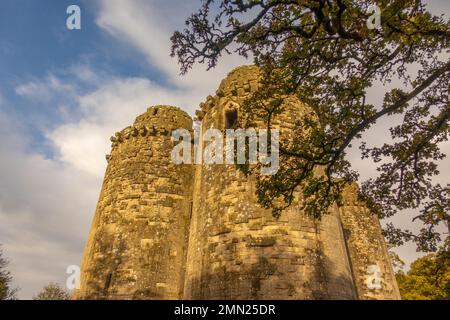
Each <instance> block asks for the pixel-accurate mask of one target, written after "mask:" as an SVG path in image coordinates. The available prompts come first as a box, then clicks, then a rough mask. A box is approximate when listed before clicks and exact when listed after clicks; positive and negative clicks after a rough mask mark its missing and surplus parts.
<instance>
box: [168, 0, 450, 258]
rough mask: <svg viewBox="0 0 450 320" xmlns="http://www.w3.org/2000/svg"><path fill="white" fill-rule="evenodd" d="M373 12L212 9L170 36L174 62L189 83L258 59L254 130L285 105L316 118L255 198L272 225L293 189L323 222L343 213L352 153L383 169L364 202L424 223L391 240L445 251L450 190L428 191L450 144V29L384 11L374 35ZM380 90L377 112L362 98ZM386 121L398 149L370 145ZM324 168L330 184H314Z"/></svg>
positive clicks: (343, 1)
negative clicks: (240, 60) (302, 106)
mask: <svg viewBox="0 0 450 320" xmlns="http://www.w3.org/2000/svg"><path fill="white" fill-rule="evenodd" d="M371 5H372V4H371V2H370V1H350V0H221V1H214V0H205V1H203V4H202V6H201V8H200V9H199V11H198V12H196V13H194V14H192V15H191V16H190V17H189V18H188V19H187V21H186V28H185V29H184V30H183V31H176V32H175V33H174V34H173V36H172V38H171V40H172V56H176V57H178V61H179V63H180V66H181V72H182V73H186V72H188V71H189V69H190V68H191V67H192V66H193V64H195V63H204V64H206V65H207V66H208V68H209V69H210V68H213V67H214V66H215V65H216V64H217V62H218V59H219V58H220V57H221V55H222V54H224V53H232V52H235V53H237V54H239V55H242V56H244V57H250V56H251V57H253V59H254V62H255V64H257V65H258V66H260V68H261V70H262V72H263V77H262V79H263V80H262V86H261V87H260V89H259V90H258V92H256V93H255V94H254V95H253V96H252V97H250V98H249V99H248V100H247V101H246V102H245V103H244V105H243V106H242V107H243V108H244V109H245V110H246V111H247V112H246V114H247V117H248V118H249V119H246V121H245V123H247V124H249V125H250V124H251V123H252V119H255V118H257V119H259V120H261V119H263V120H265V121H266V123H267V126H268V128H270V126H271V119H272V117H273V116H274V115H276V114H277V113H278V112H281V111H282V110H283V105H284V104H283V101H284V100H285V98H286V96H288V95H296V96H297V97H298V98H299V99H300V100H301V101H303V102H305V103H306V104H307V105H309V107H311V108H312V110H314V113H315V115H311V116H310V118H309V119H308V118H307V119H304V120H303V122H302V123H299V126H302V127H306V128H307V129H308V132H309V133H310V134H308V135H304V134H299V135H297V137H295V139H294V140H295V142H296V143H295V144H283V143H282V144H281V145H280V154H281V157H283V158H282V159H283V166H282V167H281V168H280V170H279V172H278V173H277V174H276V175H274V176H271V177H270V178H264V179H259V181H258V182H259V183H258V191H257V194H258V199H259V201H260V203H261V204H262V205H264V206H265V207H267V208H272V209H273V211H274V214H275V215H279V214H280V213H281V211H282V209H283V208H285V207H286V206H288V205H290V203H291V202H292V200H293V192H294V191H295V190H298V191H301V192H302V193H303V196H304V198H305V202H306V212H307V213H308V214H310V215H312V216H314V217H317V218H320V216H321V215H322V214H323V213H324V212H327V210H328V208H329V206H330V205H331V204H332V203H334V202H336V201H337V202H338V203H339V202H340V200H341V191H342V188H343V186H344V185H345V184H347V183H350V182H351V181H355V180H356V179H357V178H358V173H357V172H355V170H353V169H352V167H351V163H349V161H348V160H347V159H346V154H347V152H348V150H349V148H351V147H352V145H359V146H360V149H361V154H362V157H363V158H366V159H371V160H372V161H373V162H375V163H376V164H377V166H378V175H377V176H376V177H375V178H373V179H369V180H368V181H365V182H364V183H363V184H362V188H361V194H360V196H361V198H362V199H363V200H365V201H366V203H367V204H368V206H369V207H370V209H371V210H372V211H373V212H375V213H377V214H378V215H379V217H380V218H387V217H391V216H393V215H395V214H397V213H399V212H400V211H405V210H409V211H411V212H419V214H418V215H417V216H415V217H413V218H414V219H415V220H419V221H421V222H422V224H423V225H424V227H423V229H422V230H421V231H420V233H418V234H413V233H412V232H410V231H408V230H402V229H399V228H396V227H395V226H393V225H388V227H387V229H386V235H387V238H388V240H389V241H390V242H392V243H393V244H396V245H401V244H403V243H404V242H405V241H410V240H412V241H415V242H416V243H417V246H418V248H419V249H420V250H423V251H436V250H437V248H438V246H439V243H440V242H441V241H442V240H444V239H443V234H442V232H439V231H438V226H439V225H442V224H445V223H447V224H448V223H450V215H449V209H450V184H446V185H441V184H439V183H435V182H434V180H433V177H435V176H436V175H438V174H439V171H438V162H439V161H441V160H443V159H444V158H445V155H444V154H443V153H442V151H441V148H440V146H441V144H442V143H443V142H446V141H447V140H448V136H449V118H450V103H449V99H448V95H449V83H450V59H449V52H450V21H445V20H444V19H443V17H440V16H434V15H432V14H431V13H430V12H429V11H427V9H426V6H425V5H424V4H423V3H422V1H420V0H395V1H392V0H379V1H377V5H378V7H379V9H380V12H381V15H380V17H381V25H380V27H379V28H369V27H368V25H367V21H368V20H370V19H371V18H372V17H373V14H374V12H373V11H371V10H370V6H371ZM393 83H401V85H398V86H395V85H394V84H393ZM374 84H378V85H383V86H385V88H388V91H387V93H386V94H385V96H384V98H383V100H382V102H381V103H380V104H379V105H375V104H372V103H369V101H368V99H367V92H368V89H370V88H371V87H372V86H373V85H374ZM393 119H401V121H400V123H399V124H395V121H394V120H393ZM247 120H248V121H247ZM379 121H384V122H385V123H389V122H391V123H392V126H391V127H390V129H389V131H390V135H391V137H392V139H391V141H388V142H386V143H384V144H382V145H378V146H369V145H368V144H367V141H365V140H364V139H363V134H364V133H366V132H367V130H368V129H369V128H371V127H373V126H374V124H375V123H377V122H379ZM318 167H320V168H322V169H323V172H324V174H323V175H317V174H316V172H317V168H318Z"/></svg>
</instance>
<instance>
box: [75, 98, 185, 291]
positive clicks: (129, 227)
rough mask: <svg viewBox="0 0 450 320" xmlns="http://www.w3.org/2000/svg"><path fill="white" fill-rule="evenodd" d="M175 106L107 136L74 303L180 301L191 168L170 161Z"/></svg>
mask: <svg viewBox="0 0 450 320" xmlns="http://www.w3.org/2000/svg"><path fill="white" fill-rule="evenodd" d="M179 128H184V129H187V130H192V119H191V118H190V117H189V115H188V114H186V113H185V112H183V111H181V110H180V109H178V108H176V107H169V106H155V107H151V108H149V109H148V110H147V112H146V113H144V114H143V115H141V116H139V117H138V118H137V119H136V121H135V123H134V125H133V126H131V127H128V128H125V129H124V130H122V131H121V132H119V133H116V135H115V136H114V137H112V138H111V141H112V142H113V144H112V152H111V155H109V156H107V160H108V167H107V170H106V175H105V179H104V182H103V187H102V191H101V194H100V199H99V202H98V206H97V210H96V213H95V217H94V221H93V223H92V227H91V231H90V235H89V239H88V242H87V245H86V249H85V253H84V258H83V262H82V270H81V288H80V290H77V292H76V293H75V298H77V299H178V298H180V297H181V296H182V292H183V285H184V268H185V260H186V249H187V242H188V232H189V222H190V215H191V189H192V188H191V183H192V166H190V165H175V164H173V163H172V161H171V150H172V148H173V142H172V141H171V132H172V130H175V129H179Z"/></svg>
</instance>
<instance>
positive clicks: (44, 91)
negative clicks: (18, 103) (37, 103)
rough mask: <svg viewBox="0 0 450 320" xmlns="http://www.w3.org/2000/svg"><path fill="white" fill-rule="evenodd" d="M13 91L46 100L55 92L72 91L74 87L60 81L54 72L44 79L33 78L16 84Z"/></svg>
mask: <svg viewBox="0 0 450 320" xmlns="http://www.w3.org/2000/svg"><path fill="white" fill-rule="evenodd" d="M15 91H16V94H17V95H19V96H23V97H26V98H29V99H35V100H41V101H48V100H50V99H51V98H52V97H53V96H54V95H55V94H64V93H72V92H73V91H74V87H73V86H72V85H70V84H66V83H62V82H61V81H60V80H59V79H58V78H57V77H56V76H55V75H54V74H49V75H48V76H47V77H46V78H45V79H35V80H33V81H30V82H27V83H24V84H21V85H18V86H17V87H16V89H15Z"/></svg>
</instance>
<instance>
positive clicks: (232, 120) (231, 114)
mask: <svg viewBox="0 0 450 320" xmlns="http://www.w3.org/2000/svg"><path fill="white" fill-rule="evenodd" d="M237 125H238V112H237V110H235V109H232V110H228V111H226V112H225V129H234V128H236V127H237Z"/></svg>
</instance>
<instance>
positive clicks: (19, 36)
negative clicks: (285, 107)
mask: <svg viewBox="0 0 450 320" xmlns="http://www.w3.org/2000/svg"><path fill="white" fill-rule="evenodd" d="M430 3H431V4H432V9H433V11H434V12H435V13H448V12H449V11H450V10H449V9H450V2H449V1H447V0H438V1H431V2H430ZM71 4H77V5H79V6H80V7H81V17H82V29H81V30H72V31H70V30H68V29H67V28H66V19H67V14H66V8H67V7H68V6H69V5H71ZM198 6H199V1H196V0H169V1H167V0H165V1H164V0H89V1H87V0H86V1H75V0H71V1H66V0H58V1H54V0H40V1H32V0H1V1H0V136H1V137H2V140H1V142H0V243H1V244H3V247H4V251H5V253H6V255H7V256H8V257H9V258H10V259H11V266H10V267H11V268H10V269H11V271H12V273H13V276H14V279H15V285H16V286H18V287H20V289H21V290H20V291H19V297H20V298H25V299H26V298H31V297H32V296H33V295H34V294H36V293H37V292H38V291H39V290H40V289H41V288H42V287H43V286H45V285H46V284H48V283H49V282H51V281H52V282H59V283H61V284H64V283H65V279H66V274H65V270H66V267H67V266H68V265H74V264H75V265H77V264H79V263H80V260H81V255H82V251H83V247H84V244H85V241H86V238H87V233H88V229H89V225H90V222H91V219H92V216H93V212H94V209H95V205H96V201H97V198H98V195H99V192H100V187H101V182H102V177H103V173H104V169H105V166H106V161H105V154H107V153H108V152H109V148H110V143H109V137H110V136H111V135H112V134H113V133H114V132H115V131H119V130H120V129H122V128H123V127H125V126H128V125H129V124H131V123H132V122H133V120H134V118H135V117H136V116H137V115H139V114H140V113H142V112H144V111H145V110H146V108H147V107H148V106H150V105H155V104H171V105H177V106H179V107H181V108H183V109H184V110H186V111H188V112H189V113H190V114H193V113H194V111H195V109H196V108H197V106H198V104H199V103H200V102H201V101H203V100H204V98H205V97H206V96H207V95H209V94H213V93H214V92H215V90H216V88H217V87H218V85H219V83H220V80H221V79H222V78H224V77H225V76H226V74H227V73H228V72H229V71H230V70H231V69H232V68H233V67H236V66H238V65H240V64H244V63H249V61H245V60H243V59H242V58H239V57H236V56H231V57H230V56H227V57H224V58H223V59H222V60H221V62H220V64H219V66H218V67H217V68H215V69H214V70H213V71H211V72H206V71H205V67H204V66H196V67H195V68H194V69H193V70H192V71H191V72H190V73H189V74H188V75H187V76H183V77H181V76H179V69H178V66H177V64H176V61H175V60H174V59H171V58H170V57H169V52H170V40H169V38H170V35H171V34H172V32H173V31H174V30H176V29H179V28H181V27H183V25H184V19H185V18H186V16H187V15H188V14H190V13H191V12H193V11H194V10H196V9H197V8H198ZM373 92H374V94H373V95H374V96H380V95H379V92H378V91H377V88H375V89H374V90H373ZM373 136H375V137H377V138H378V139H379V137H380V135H377V134H375V135H373ZM355 159H356V158H355ZM355 164H356V166H357V167H358V169H360V171H361V172H362V173H363V176H364V174H366V175H369V174H370V171H371V170H373V167H370V165H368V164H367V163H362V162H361V161H357V162H356V163H355ZM449 176H450V173H448V172H447V173H445V174H444V179H446V180H447V181H448V177H449ZM401 254H402V256H403V257H406V258H407V260H408V259H409V260H411V259H412V258H413V257H416V254H415V252H414V250H413V249H412V248H404V249H401Z"/></svg>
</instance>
